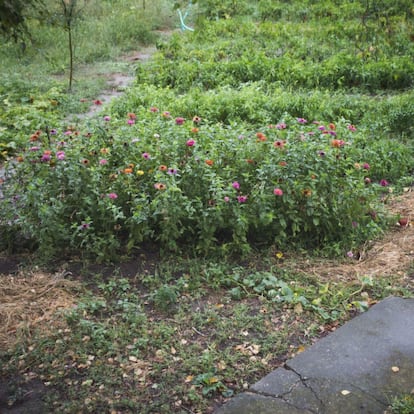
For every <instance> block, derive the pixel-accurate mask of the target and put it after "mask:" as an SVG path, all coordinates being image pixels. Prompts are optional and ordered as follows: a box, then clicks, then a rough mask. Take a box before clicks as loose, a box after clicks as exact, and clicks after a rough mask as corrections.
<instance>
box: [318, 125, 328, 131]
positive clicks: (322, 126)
mask: <svg viewBox="0 0 414 414" xmlns="http://www.w3.org/2000/svg"><path fill="white" fill-rule="evenodd" d="M318 129H319V131H325V129H326V127H325V126H324V125H321V126H319V127H318Z"/></svg>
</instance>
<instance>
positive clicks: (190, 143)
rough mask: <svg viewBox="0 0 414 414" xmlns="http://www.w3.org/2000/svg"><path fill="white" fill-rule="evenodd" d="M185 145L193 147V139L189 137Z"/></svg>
mask: <svg viewBox="0 0 414 414" xmlns="http://www.w3.org/2000/svg"><path fill="white" fill-rule="evenodd" d="M186 145H187V147H193V146H194V145H195V141H194V140H193V139H189V140H188V141H187V142H186Z"/></svg>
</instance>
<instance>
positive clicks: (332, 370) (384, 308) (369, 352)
mask: <svg viewBox="0 0 414 414" xmlns="http://www.w3.org/2000/svg"><path fill="white" fill-rule="evenodd" d="M413 390H414V299H403V298H398V297H389V298H387V299H384V300H383V301H382V302H380V303H378V304H376V305H374V306H373V307H372V308H370V310H369V311H367V312H366V313H363V314H361V315H359V316H357V317H356V318H354V319H352V320H351V321H349V322H347V323H346V324H345V325H344V326H342V327H341V328H339V329H337V330H336V331H335V332H333V333H331V334H330V335H328V336H327V337H325V338H323V339H321V340H320V341H318V342H317V343H316V344H314V345H313V346H311V347H310V348H308V349H307V350H305V351H304V352H302V353H300V354H298V355H296V356H295V357H294V358H292V359H291V360H289V361H287V362H286V363H285V365H284V366H283V367H280V368H278V369H276V370H275V371H273V372H271V373H270V374H268V375H267V376H266V377H264V378H263V379H261V380H260V381H258V382H257V383H256V384H254V385H253V386H252V387H251V388H250V389H249V390H248V391H247V392H244V393H242V394H239V395H237V396H235V397H234V398H232V399H230V400H229V401H228V402H227V403H226V404H224V405H223V406H222V407H220V408H219V409H218V410H217V411H216V413H215V414H296V413H305V414H306V413H311V414H357V413H364V414H383V413H384V411H385V410H386V409H387V406H388V404H389V402H390V400H391V399H392V397H393V396H395V395H400V394H403V393H410V392H413Z"/></svg>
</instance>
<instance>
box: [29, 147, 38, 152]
mask: <svg viewBox="0 0 414 414" xmlns="http://www.w3.org/2000/svg"><path fill="white" fill-rule="evenodd" d="M39 150H40V147H31V148H30V150H29V151H39Z"/></svg>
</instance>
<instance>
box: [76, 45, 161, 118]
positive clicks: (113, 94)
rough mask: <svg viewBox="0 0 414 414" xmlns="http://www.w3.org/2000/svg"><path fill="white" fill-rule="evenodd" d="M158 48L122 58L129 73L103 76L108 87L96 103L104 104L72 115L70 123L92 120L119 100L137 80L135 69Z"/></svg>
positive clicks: (92, 106) (97, 98)
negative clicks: (127, 65)
mask: <svg viewBox="0 0 414 414" xmlns="http://www.w3.org/2000/svg"><path fill="white" fill-rule="evenodd" d="M156 50H157V49H156V47H154V46H151V47H147V48H143V49H141V50H139V51H134V52H130V53H128V54H127V55H124V56H121V58H120V59H119V61H121V62H127V63H128V64H129V67H130V68H129V70H128V73H123V72H110V73H106V74H104V75H101V76H103V77H104V78H105V79H106V84H107V87H106V88H105V89H104V90H103V91H102V92H101V93H100V94H99V96H97V97H96V101H99V102H101V103H102V104H99V105H96V104H93V105H91V106H90V107H89V110H88V111H87V112H84V113H80V114H72V115H70V116H69V117H68V120H69V121H70V122H72V121H74V120H78V121H81V120H83V119H87V118H92V117H94V116H95V115H97V114H99V113H101V112H102V111H103V110H104V108H106V106H107V105H108V104H110V103H111V101H112V100H114V99H116V98H119V97H120V96H122V95H123V94H124V93H125V90H126V89H127V88H128V87H129V86H131V85H132V84H133V82H134V80H135V74H134V67H135V66H136V65H137V64H139V63H140V62H147V61H148V60H149V59H151V56H152V55H153V54H154V53H155V52H156Z"/></svg>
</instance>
